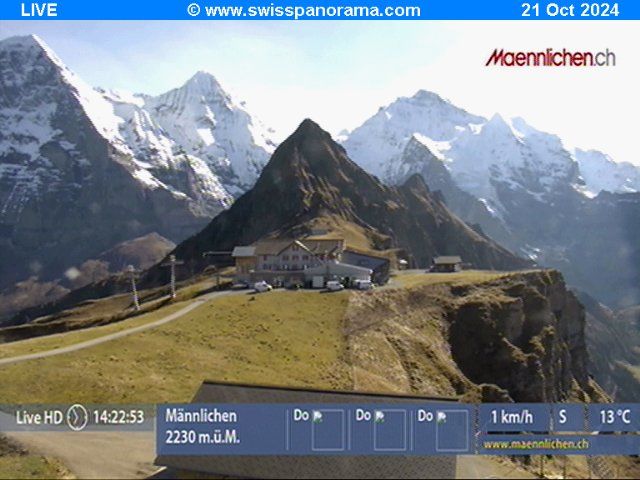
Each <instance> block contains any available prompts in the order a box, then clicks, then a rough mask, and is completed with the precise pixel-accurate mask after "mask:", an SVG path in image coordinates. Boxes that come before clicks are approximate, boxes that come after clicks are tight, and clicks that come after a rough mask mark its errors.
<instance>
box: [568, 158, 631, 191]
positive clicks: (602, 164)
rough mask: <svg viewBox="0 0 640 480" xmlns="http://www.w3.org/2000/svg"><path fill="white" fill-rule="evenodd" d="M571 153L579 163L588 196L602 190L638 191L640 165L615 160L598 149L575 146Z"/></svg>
mask: <svg viewBox="0 0 640 480" xmlns="http://www.w3.org/2000/svg"><path fill="white" fill-rule="evenodd" d="M573 155H574V157H575V159H576V161H577V162H578V164H579V165H580V175H581V176H582V178H583V180H584V183H585V190H586V192H587V193H588V194H589V195H590V196H595V195H597V194H598V193H600V192H601V191H603V190H604V191H608V192H613V193H628V192H638V191H640V167H638V166H636V165H633V164H631V163H628V162H616V161H614V160H613V159H612V158H611V157H610V156H609V155H607V154H606V153H603V152H600V151H598V150H581V149H579V148H576V149H574V150H573Z"/></svg>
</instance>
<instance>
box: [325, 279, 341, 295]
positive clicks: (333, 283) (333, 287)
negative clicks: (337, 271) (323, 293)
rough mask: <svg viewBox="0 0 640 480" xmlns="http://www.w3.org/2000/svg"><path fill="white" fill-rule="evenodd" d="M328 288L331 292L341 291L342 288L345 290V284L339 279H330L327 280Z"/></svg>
mask: <svg viewBox="0 0 640 480" xmlns="http://www.w3.org/2000/svg"><path fill="white" fill-rule="evenodd" d="M327 290H329V291H330V292H339V291H340V290H344V285H342V284H341V283H340V282H338V281H337V280H329V281H328V282H327Z"/></svg>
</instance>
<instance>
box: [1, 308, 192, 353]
mask: <svg viewBox="0 0 640 480" xmlns="http://www.w3.org/2000/svg"><path fill="white" fill-rule="evenodd" d="M186 305H188V303H187V302H179V303H175V304H172V305H168V306H166V307H164V308H162V309H161V310H156V311H154V312H151V313H147V314H144V315H140V316H136V317H132V318H129V319H127V320H123V321H120V322H116V323H111V324H108V325H103V326H99V327H94V328H88V329H82V330H75V331H71V332H67V333H63V334H55V335H48V336H44V337H36V338H31V339H29V340H21V341H18V342H10V343H5V344H0V358H7V357H15V356H18V355H26V354H30V353H36V352H42V351H46V350H52V349H55V348H61V347H66V346H68V345H74V344H76V343H80V342H84V341H87V340H92V339H94V338H98V337H102V336H104V335H108V334H110V333H115V332H120V331H122V330H126V329H128V328H133V327H137V326H139V325H145V324H147V323H151V322H154V321H156V320H159V319H160V318H162V317H164V316H166V315H169V314H171V313H173V312H175V311H177V310H180V309H181V308H184V307H185V306H186Z"/></svg>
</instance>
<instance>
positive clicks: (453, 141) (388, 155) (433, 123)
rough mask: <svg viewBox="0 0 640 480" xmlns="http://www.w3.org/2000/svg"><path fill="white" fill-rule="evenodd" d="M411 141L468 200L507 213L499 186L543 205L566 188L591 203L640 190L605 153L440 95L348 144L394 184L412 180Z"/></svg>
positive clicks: (396, 109) (387, 116)
mask: <svg viewBox="0 0 640 480" xmlns="http://www.w3.org/2000/svg"><path fill="white" fill-rule="evenodd" d="M411 138H415V139H417V140H419V141H420V142H421V143H422V144H424V145H425V147H427V148H428V149H429V150H430V151H431V153H432V154H433V155H434V156H435V157H437V158H439V159H440V160H442V161H443V163H444V164H445V165H446V167H447V168H448V169H449V170H450V172H451V174H452V176H453V179H454V180H455V182H456V183H457V184H458V185H459V186H460V187H461V188H462V189H463V190H465V191H467V192H468V193H470V194H472V195H474V196H476V197H478V198H479V199H481V200H483V201H485V202H487V203H488V204H490V205H491V206H492V208H493V209H494V211H496V212H499V211H501V210H503V209H504V208H503V206H502V205H501V201H500V199H499V198H498V195H497V193H496V188H497V184H501V185H503V186H507V187H509V188H511V189H523V190H525V191H526V192H528V194H530V195H532V196H533V197H535V198H538V199H540V200H542V199H543V197H544V196H545V195H547V194H550V193H552V191H553V189H554V188H557V187H558V186H559V185H563V186H566V185H572V186H573V188H575V189H576V190H577V191H579V192H581V193H582V194H583V195H585V196H587V197H592V196H594V195H597V194H598V193H599V192H600V191H602V190H609V191H612V192H615V193H617V192H629V191H639V190H640V168H639V167H636V166H634V165H632V164H629V163H616V162H614V161H613V160H611V159H610V158H609V157H608V156H606V155H604V154H601V153H599V152H583V151H582V150H579V149H575V150H573V151H571V150H569V149H567V148H566V147H565V146H564V144H563V142H562V140H561V139H560V138H559V137H558V136H556V135H553V134H549V133H546V132H542V131H540V130H537V129H535V128H534V127H532V126H530V125H529V124H527V123H526V122H525V120H523V119H522V118H518V117H516V118H512V119H504V118H502V117H501V116H500V115H499V114H496V115H494V116H493V117H492V118H491V119H486V118H484V117H481V116H477V115H473V114H470V113H468V112H467V111H465V110H463V109H461V108H459V107H456V106H455V105H453V104H452V103H451V102H449V101H447V100H445V99H443V98H442V97H440V96H438V95H437V94H435V93H431V92H427V91H424V90H421V91H419V92H417V93H416V94H415V95H414V96H412V97H400V98H398V99H397V100H396V101H394V102H392V103H391V104H389V105H387V106H385V107H381V108H380V109H379V110H378V112H377V113H376V114H375V115H373V116H372V117H370V118H369V119H368V120H366V121H365V122H364V123H363V124H362V125H361V126H359V127H358V128H356V129H354V130H353V131H352V132H350V133H346V134H344V135H342V138H341V142H342V144H343V145H344V147H345V148H346V149H347V151H348V152H349V155H350V156H351V157H352V158H353V159H354V160H355V161H356V162H357V163H359V164H360V165H361V166H363V167H364V168H365V169H367V170H368V171H370V172H372V173H373V174H375V175H377V176H379V177H380V178H382V179H383V180H385V181H386V182H389V183H397V181H398V179H400V178H404V177H405V176H406V172H407V165H403V159H402V152H403V149H404V148H405V146H406V145H407V144H408V142H409V140H410V139H411Z"/></svg>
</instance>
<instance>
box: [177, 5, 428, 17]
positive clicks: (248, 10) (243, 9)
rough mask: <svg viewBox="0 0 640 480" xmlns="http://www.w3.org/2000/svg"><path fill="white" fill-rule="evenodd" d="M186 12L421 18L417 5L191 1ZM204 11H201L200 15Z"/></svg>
mask: <svg viewBox="0 0 640 480" xmlns="http://www.w3.org/2000/svg"><path fill="white" fill-rule="evenodd" d="M187 13H188V14H189V15H190V16H192V17H197V16H206V17H209V18H219V19H225V18H227V19H230V18H289V19H292V20H310V19H321V18H334V19H339V18H345V19H346V18H351V19H365V18H372V19H373V18H385V19H392V18H420V16H421V14H422V11H421V9H420V7H419V6H417V5H397V4H396V5H387V6H379V5H344V4H340V5H296V4H290V5H276V4H274V3H270V4H260V5H258V4H254V5H246V6H245V5H204V6H201V4H199V3H191V4H189V5H188V6H187ZM202 13H204V15H201V14H202Z"/></svg>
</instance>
